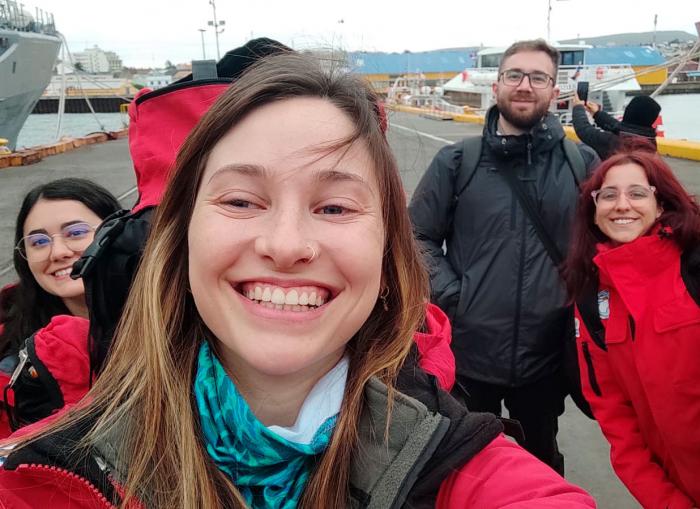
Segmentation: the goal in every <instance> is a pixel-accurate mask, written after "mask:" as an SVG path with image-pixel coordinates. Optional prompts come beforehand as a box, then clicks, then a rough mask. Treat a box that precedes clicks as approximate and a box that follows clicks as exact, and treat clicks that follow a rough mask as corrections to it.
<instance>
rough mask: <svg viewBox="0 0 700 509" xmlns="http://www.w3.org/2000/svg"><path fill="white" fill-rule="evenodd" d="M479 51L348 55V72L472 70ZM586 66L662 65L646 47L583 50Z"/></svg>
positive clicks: (398, 72) (660, 58)
mask: <svg viewBox="0 0 700 509" xmlns="http://www.w3.org/2000/svg"><path fill="white" fill-rule="evenodd" d="M479 49H480V48H478V47H472V48H461V49H450V50H435V51H421V52H418V53H411V52H405V53H380V52H376V53H375V52H373V53H367V52H362V51H355V52H350V53H348V64H349V66H350V68H351V69H352V70H353V71H354V72H357V73H359V74H406V73H415V72H423V73H428V72H454V73H458V72H461V71H463V70H464V69H469V68H473V67H475V66H476V53H477V51H479ZM585 51H586V64H587V65H605V64H608V65H611V64H629V65H635V66H636V65H640V66H643V65H658V64H662V63H663V62H665V59H664V57H663V56H662V55H661V53H659V51H658V50H656V49H653V48H649V47H646V46H615V47H609V48H607V47H600V48H586V49H585Z"/></svg>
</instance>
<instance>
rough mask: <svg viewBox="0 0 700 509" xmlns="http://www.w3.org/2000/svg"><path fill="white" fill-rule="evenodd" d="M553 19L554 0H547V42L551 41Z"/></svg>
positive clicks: (560, 0)
mask: <svg viewBox="0 0 700 509" xmlns="http://www.w3.org/2000/svg"><path fill="white" fill-rule="evenodd" d="M556 1H557V2H565V1H566V0H556ZM551 21H552V0H547V42H549V41H550V39H551V37H552V34H551Z"/></svg>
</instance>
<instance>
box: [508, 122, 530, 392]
mask: <svg viewBox="0 0 700 509" xmlns="http://www.w3.org/2000/svg"><path fill="white" fill-rule="evenodd" d="M530 166H532V140H531V138H530V135H528V140H527V168H528V169H529V168H530ZM516 178H520V176H519V175H516ZM521 216H522V226H521V228H520V260H519V261H518V283H517V288H516V294H515V320H513V352H512V354H511V360H510V383H511V384H515V381H516V369H517V360H518V346H519V344H520V315H521V307H522V293H523V279H524V277H525V275H524V274H523V272H524V271H525V252H526V249H527V245H526V243H527V235H526V233H527V218H526V217H525V216H526V215H525V214H524V213H523V214H521Z"/></svg>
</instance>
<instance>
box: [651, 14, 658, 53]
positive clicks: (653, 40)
mask: <svg viewBox="0 0 700 509" xmlns="http://www.w3.org/2000/svg"><path fill="white" fill-rule="evenodd" d="M658 20H659V15H658V14H654V35H653V36H652V37H651V47H652V48H656V22H657V21H658Z"/></svg>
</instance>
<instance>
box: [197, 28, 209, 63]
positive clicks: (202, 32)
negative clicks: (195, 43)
mask: <svg viewBox="0 0 700 509" xmlns="http://www.w3.org/2000/svg"><path fill="white" fill-rule="evenodd" d="M197 30H199V35H201V36H202V60H206V59H207V54H206V52H205V51H204V32H206V31H207V29H206V28H198V29H197Z"/></svg>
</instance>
